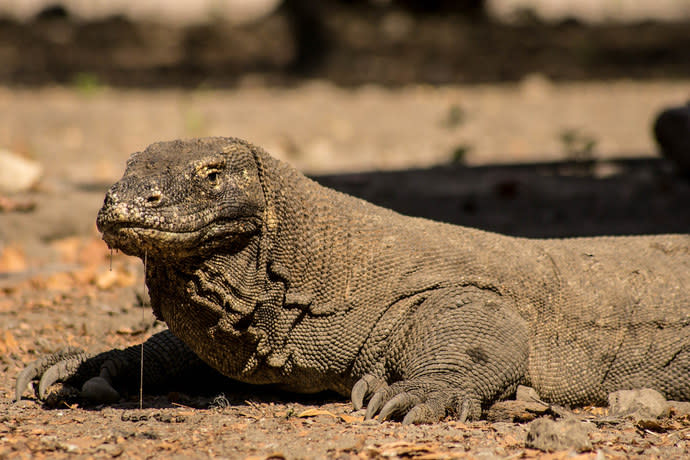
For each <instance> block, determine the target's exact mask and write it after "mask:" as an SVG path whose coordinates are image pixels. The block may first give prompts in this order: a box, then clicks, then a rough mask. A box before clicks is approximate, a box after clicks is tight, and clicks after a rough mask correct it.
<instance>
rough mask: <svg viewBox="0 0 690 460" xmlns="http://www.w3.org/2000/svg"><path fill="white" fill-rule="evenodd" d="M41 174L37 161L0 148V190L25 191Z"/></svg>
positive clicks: (7, 191)
mask: <svg viewBox="0 0 690 460" xmlns="http://www.w3.org/2000/svg"><path fill="white" fill-rule="evenodd" d="M42 174H43V167H42V166H41V165H40V164H39V163H37V162H35V161H32V160H29V159H26V158H24V157H22V156H20V155H17V154H16V153H14V152H10V151H9V150H4V149H0V192H5V193H18V192H25V191H27V190H29V189H30V188H31V187H33V186H34V185H36V183H37V182H38V180H39V179H40V178H41V175H42Z"/></svg>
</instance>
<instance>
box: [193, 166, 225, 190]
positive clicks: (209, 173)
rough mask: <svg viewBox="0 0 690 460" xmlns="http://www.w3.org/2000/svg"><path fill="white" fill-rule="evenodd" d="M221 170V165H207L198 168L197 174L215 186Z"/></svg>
mask: <svg viewBox="0 0 690 460" xmlns="http://www.w3.org/2000/svg"><path fill="white" fill-rule="evenodd" d="M222 172H223V165H209V166H206V167H204V168H202V169H200V170H199V172H198V174H199V176H200V177H201V178H202V179H204V180H206V182H207V183H208V184H209V185H211V186H216V185H218V183H219V182H220V175H221V173H222Z"/></svg>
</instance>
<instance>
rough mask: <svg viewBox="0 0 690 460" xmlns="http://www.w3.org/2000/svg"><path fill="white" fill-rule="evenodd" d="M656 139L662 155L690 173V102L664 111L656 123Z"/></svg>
mask: <svg viewBox="0 0 690 460" xmlns="http://www.w3.org/2000/svg"><path fill="white" fill-rule="evenodd" d="M654 137H655V138H656V141H657V143H658V144H659V149H660V150H661V153H662V154H663V155H664V156H665V157H666V158H668V159H669V160H671V161H673V162H674V163H675V164H676V166H677V167H678V168H679V169H680V170H681V171H683V172H685V173H690V102H688V104H687V105H685V106H682V107H672V108H668V109H666V110H664V111H662V112H661V113H660V114H659V115H658V116H657V118H656V121H655V122H654Z"/></svg>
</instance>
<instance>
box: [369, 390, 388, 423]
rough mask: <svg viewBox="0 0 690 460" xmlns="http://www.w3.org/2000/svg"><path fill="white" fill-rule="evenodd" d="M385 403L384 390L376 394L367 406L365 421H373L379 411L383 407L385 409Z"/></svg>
mask: <svg viewBox="0 0 690 460" xmlns="http://www.w3.org/2000/svg"><path fill="white" fill-rule="evenodd" d="M384 401H385V395H384V392H383V391H382V390H379V391H377V392H376V393H374V396H372V397H371V401H369V404H368V405H367V413H366V414H364V420H371V419H372V418H374V417H375V416H376V414H377V413H378V412H379V410H381V407H383V403H384Z"/></svg>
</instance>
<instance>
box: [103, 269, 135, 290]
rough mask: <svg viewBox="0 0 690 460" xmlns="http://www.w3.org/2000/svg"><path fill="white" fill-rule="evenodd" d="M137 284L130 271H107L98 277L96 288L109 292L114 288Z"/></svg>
mask: <svg viewBox="0 0 690 460" xmlns="http://www.w3.org/2000/svg"><path fill="white" fill-rule="evenodd" d="M135 282H136V279H135V277H134V275H133V274H132V273H130V272H128V271H125V270H122V269H118V270H115V269H113V270H106V271H104V272H101V273H99V274H98V275H96V286H98V288H99V289H103V290H108V289H111V288H113V287H116V286H117V287H127V286H131V285H133V284H134V283H135Z"/></svg>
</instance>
